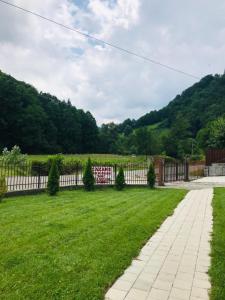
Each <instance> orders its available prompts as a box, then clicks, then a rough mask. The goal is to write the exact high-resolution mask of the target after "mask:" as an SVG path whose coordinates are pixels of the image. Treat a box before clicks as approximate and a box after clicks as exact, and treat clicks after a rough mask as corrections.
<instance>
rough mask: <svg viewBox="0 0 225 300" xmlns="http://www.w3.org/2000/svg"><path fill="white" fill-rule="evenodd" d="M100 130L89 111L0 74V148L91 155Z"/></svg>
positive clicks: (30, 151)
mask: <svg viewBox="0 0 225 300" xmlns="http://www.w3.org/2000/svg"><path fill="white" fill-rule="evenodd" d="M97 143H98V128H97V125H96V121H95V119H94V117H93V116H92V115H91V113H90V112H84V111H83V110H81V109H76V108H75V107H74V106H72V105H71V103H70V102H69V101H67V102H65V101H59V100H58V99H57V98H56V97H54V96H51V95H49V94H45V93H38V91H37V90H36V89H35V88H33V87H32V86H30V85H28V84H26V83H24V82H21V81H17V80H15V79H14V78H13V77H11V76H9V75H6V74H4V73H3V72H1V71H0V148H3V147H9V148H11V147H12V146H14V145H19V146H20V147H21V149H22V151H23V152H27V153H59V152H62V153H87V152H89V153H92V152H96V151H97V145H98V144H97Z"/></svg>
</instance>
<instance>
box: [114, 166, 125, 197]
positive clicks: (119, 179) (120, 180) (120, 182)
mask: <svg viewBox="0 0 225 300" xmlns="http://www.w3.org/2000/svg"><path fill="white" fill-rule="evenodd" d="M115 184H116V189H117V190H118V191H122V190H123V189H124V187H125V185H126V183H125V177H124V171H123V168H122V167H120V169H119V173H118V174H117V176H116V182H115Z"/></svg>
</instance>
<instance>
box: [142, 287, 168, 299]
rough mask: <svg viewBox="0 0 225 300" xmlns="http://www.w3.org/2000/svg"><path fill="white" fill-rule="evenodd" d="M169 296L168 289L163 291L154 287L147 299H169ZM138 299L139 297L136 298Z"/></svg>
mask: <svg viewBox="0 0 225 300" xmlns="http://www.w3.org/2000/svg"><path fill="white" fill-rule="evenodd" d="M168 296H169V292H168V291H163V290H159V289H155V288H152V289H151V291H150V293H149V295H148V298H147V300H167V299H168ZM136 300H138V299H136Z"/></svg>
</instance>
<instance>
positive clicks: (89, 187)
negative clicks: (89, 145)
mask: <svg viewBox="0 0 225 300" xmlns="http://www.w3.org/2000/svg"><path fill="white" fill-rule="evenodd" d="M83 183H84V188H85V190H86V191H93V190H94V184H95V178H94V174H93V171H92V164H91V159H90V158H88V161H87V164H86V167H85V170H84V176H83Z"/></svg>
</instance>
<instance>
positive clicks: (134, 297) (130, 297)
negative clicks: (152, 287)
mask: <svg viewBox="0 0 225 300" xmlns="http://www.w3.org/2000/svg"><path fill="white" fill-rule="evenodd" d="M146 297H147V292H146V291H142V290H138V289H134V288H132V289H131V290H130V291H129V293H128V294H127V296H126V298H125V299H126V300H145V299H146Z"/></svg>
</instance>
